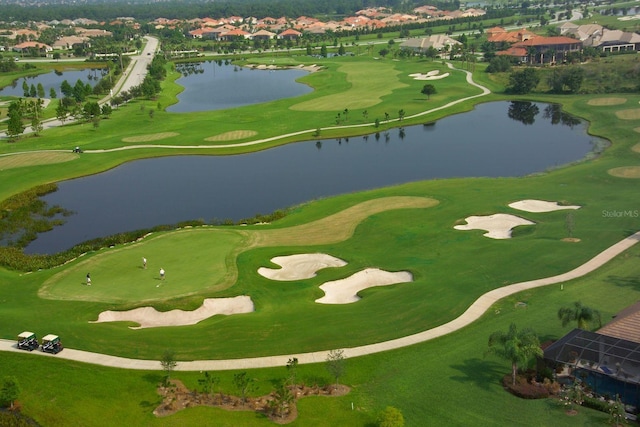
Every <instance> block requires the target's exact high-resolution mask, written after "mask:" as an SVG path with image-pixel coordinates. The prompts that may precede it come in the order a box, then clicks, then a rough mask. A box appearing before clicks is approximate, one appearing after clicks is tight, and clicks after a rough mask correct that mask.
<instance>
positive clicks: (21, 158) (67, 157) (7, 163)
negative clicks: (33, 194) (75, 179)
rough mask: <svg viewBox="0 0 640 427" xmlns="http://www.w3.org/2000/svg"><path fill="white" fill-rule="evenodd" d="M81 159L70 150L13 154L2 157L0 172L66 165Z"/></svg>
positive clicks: (0, 158) (0, 159)
mask: <svg viewBox="0 0 640 427" xmlns="http://www.w3.org/2000/svg"><path fill="white" fill-rule="evenodd" d="M78 158H80V156H79V155H78V154H74V153H72V152H71V150H69V151H68V152H63V151H42V152H33V153H20V154H11V155H6V156H2V157H0V170H5V169H13V168H21V167H24V166H38V165H50V164H53V163H64V162H69V161H71V160H76V159H78Z"/></svg>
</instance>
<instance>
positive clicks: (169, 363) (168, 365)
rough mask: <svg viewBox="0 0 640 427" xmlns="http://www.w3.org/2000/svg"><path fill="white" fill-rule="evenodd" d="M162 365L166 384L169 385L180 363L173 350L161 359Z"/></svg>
mask: <svg viewBox="0 0 640 427" xmlns="http://www.w3.org/2000/svg"><path fill="white" fill-rule="evenodd" d="M160 365H162V370H163V371H164V373H165V374H166V375H165V377H164V383H165V385H166V384H169V379H170V378H171V372H173V370H174V369H175V368H176V366H178V362H176V359H175V353H174V352H173V351H172V350H166V351H165V352H164V354H163V355H162V359H160Z"/></svg>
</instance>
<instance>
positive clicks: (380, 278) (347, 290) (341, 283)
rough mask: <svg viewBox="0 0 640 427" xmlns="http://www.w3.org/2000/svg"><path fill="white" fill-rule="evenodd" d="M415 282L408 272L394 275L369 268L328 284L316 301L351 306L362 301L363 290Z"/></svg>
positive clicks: (323, 287)
mask: <svg viewBox="0 0 640 427" xmlns="http://www.w3.org/2000/svg"><path fill="white" fill-rule="evenodd" d="M412 281H413V275H412V274H411V273H409V272H408V271H399V272H396V273H392V272H389V271H384V270H380V269H377V268H367V269H365V270H362V271H359V272H357V273H356V274H354V275H352V276H349V277H347V278H345V279H341V280H335V281H332V282H327V283H325V284H323V285H322V286H320V289H322V290H323V291H324V293H325V295H324V296H323V297H322V298H319V299H317V300H316V302H318V303H320V304H350V303H352V302H356V301H359V300H360V297H359V296H358V295H357V294H358V292H360V291H361V290H363V289H367V288H372V287H374V286H388V285H395V284H397V283H407V282H412Z"/></svg>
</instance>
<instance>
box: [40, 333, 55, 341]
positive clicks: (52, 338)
mask: <svg viewBox="0 0 640 427" xmlns="http://www.w3.org/2000/svg"><path fill="white" fill-rule="evenodd" d="M55 339H58V336H57V335H53V334H48V335H45V336H44V337H42V341H53V340H55Z"/></svg>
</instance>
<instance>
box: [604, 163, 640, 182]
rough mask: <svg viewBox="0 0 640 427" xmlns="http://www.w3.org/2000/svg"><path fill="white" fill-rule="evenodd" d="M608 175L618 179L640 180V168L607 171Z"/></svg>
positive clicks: (621, 168) (624, 167)
mask: <svg viewBox="0 0 640 427" xmlns="http://www.w3.org/2000/svg"><path fill="white" fill-rule="evenodd" d="M608 172H609V175H613V176H617V177H618V178H634V179H635V178H640V166H623V167H620V168H613V169H609V171H608Z"/></svg>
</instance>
